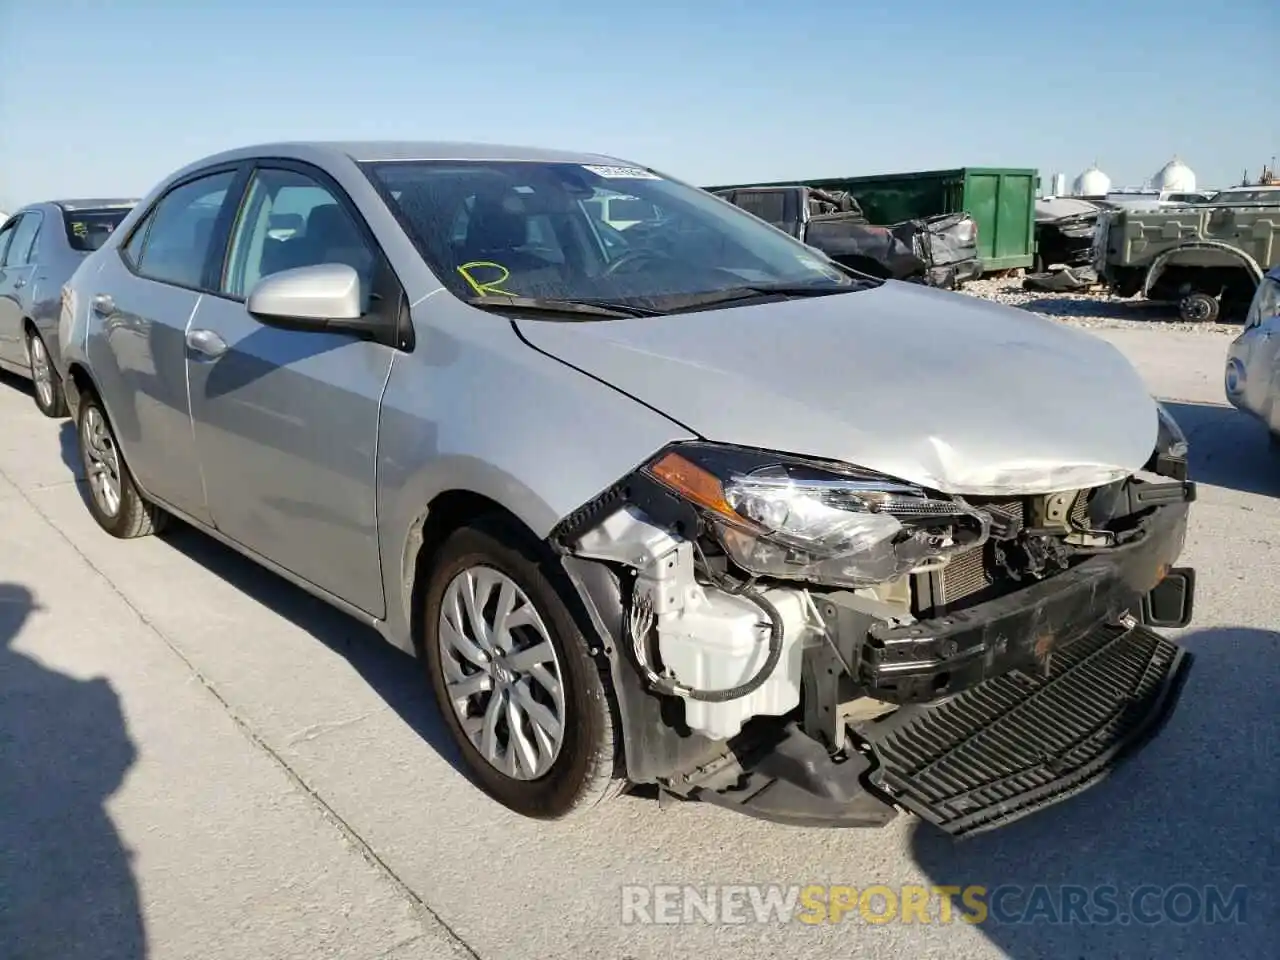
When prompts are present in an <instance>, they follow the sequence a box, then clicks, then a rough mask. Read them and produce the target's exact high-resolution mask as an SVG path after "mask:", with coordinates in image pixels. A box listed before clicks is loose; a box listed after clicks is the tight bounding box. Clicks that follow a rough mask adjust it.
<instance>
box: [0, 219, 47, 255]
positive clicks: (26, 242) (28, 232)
mask: <svg viewBox="0 0 1280 960" xmlns="http://www.w3.org/2000/svg"><path fill="white" fill-rule="evenodd" d="M43 219H44V218H43V217H41V216H40V214H38V213H24V214H23V215H22V219H20V220H19V221H18V225H17V226H16V227H14V230H13V240H12V241H10V243H9V249H8V250H7V251H6V252H5V255H4V265H5V266H6V267H21V266H23V265H25V264H27V263H29V262H30V261H31V251H32V249H33V248H34V247H35V245H36V235H37V234H38V233H39V232H40V221H41V220H43Z"/></svg>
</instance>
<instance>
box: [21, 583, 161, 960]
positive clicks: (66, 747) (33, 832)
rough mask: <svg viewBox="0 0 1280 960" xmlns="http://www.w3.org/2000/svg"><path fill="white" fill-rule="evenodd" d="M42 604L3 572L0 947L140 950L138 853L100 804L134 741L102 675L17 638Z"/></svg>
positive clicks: (70, 954)
mask: <svg viewBox="0 0 1280 960" xmlns="http://www.w3.org/2000/svg"><path fill="white" fill-rule="evenodd" d="M35 609H37V608H36V603H35V599H34V597H33V596H32V595H31V592H30V591H29V590H27V589H26V588H25V587H22V586H18V585H17V584H13V583H0V944H2V945H3V946H2V947H0V954H2V955H3V956H5V957H15V958H16V957H22V958H24V960H45V958H48V960H142V958H143V957H145V956H146V955H147V942H146V933H145V929H144V926H143V921H142V913H141V906H140V904H139V901H138V889H137V885H136V883H135V881H134V878H133V871H132V868H131V865H130V859H131V855H130V853H129V852H128V851H127V850H126V849H125V847H124V845H123V843H122V842H121V840H120V837H119V836H118V835H117V833H116V829H115V826H114V824H112V822H111V819H110V817H108V815H107V812H106V810H105V809H104V807H103V803H104V801H106V799H107V798H108V797H109V796H110V795H111V794H112V793H113V792H114V791H115V790H116V789H117V788H118V787H119V785H120V783H121V782H122V781H123V779H124V776H125V773H126V772H127V771H128V769H129V767H130V766H132V764H133V761H134V759H135V756H136V754H135V752H134V747H133V744H132V743H131V742H130V740H129V736H128V733H127V731H126V729H125V721H124V716H123V714H122V712H121V709H120V704H119V700H118V698H117V697H116V694H115V691H114V690H112V688H111V685H110V684H109V683H108V682H107V681H106V680H104V679H101V678H99V679H95V680H75V679H73V678H71V677H67V676H64V675H62V674H60V673H57V672H56V671H53V670H50V669H48V668H47V667H44V666H42V665H41V664H40V663H38V662H37V661H35V660H33V659H31V658H29V657H27V656H24V655H23V654H21V653H17V652H15V651H14V650H13V649H12V644H13V641H14V639H15V638H16V637H17V636H18V633H19V632H20V631H21V629H22V627H23V624H24V623H25V622H26V619H27V617H28V616H29V615H30V614H31V612H32V611H33V610H35Z"/></svg>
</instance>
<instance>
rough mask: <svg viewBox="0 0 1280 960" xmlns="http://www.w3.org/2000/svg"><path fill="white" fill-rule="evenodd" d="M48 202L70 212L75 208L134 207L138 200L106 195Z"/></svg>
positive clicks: (105, 208) (107, 208)
mask: <svg viewBox="0 0 1280 960" xmlns="http://www.w3.org/2000/svg"><path fill="white" fill-rule="evenodd" d="M50 203H52V204H53V205H54V206H55V207H61V208H62V209H63V210H65V211H67V212H68V213H71V212H73V211H76V210H109V209H112V208H116V207H134V206H137V204H138V201H137V200H129V199H125V198H120V197H106V198H101V199H87V200H51V201H50Z"/></svg>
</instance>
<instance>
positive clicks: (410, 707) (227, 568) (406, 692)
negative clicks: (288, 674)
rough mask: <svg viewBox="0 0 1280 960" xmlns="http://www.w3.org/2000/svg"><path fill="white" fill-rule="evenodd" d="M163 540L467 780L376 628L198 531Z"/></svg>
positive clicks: (182, 528) (410, 661) (422, 696)
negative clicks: (303, 644)
mask: <svg viewBox="0 0 1280 960" xmlns="http://www.w3.org/2000/svg"><path fill="white" fill-rule="evenodd" d="M161 538H162V539H163V540H164V541H165V543H167V544H169V545H170V546H172V547H173V548H174V549H175V550H179V551H181V552H182V553H183V554H185V555H186V556H187V557H190V558H191V559H192V560H194V561H195V562H196V563H198V564H200V565H201V566H202V567H204V568H205V569H206V570H208V571H209V572H210V573H211V574H213V575H214V576H216V577H219V578H221V579H223V580H225V581H227V582H228V583H230V584H232V585H233V586H235V587H237V588H238V589H239V590H240V591H241V592H242V593H244V594H246V595H247V596H250V597H252V598H253V599H254V600H256V601H257V602H258V603H260V604H262V605H263V606H265V607H267V608H268V609H270V610H272V611H274V612H275V613H277V614H279V615H280V616H282V617H284V618H285V619H286V620H288V621H289V622H290V623H292V624H294V625H295V626H297V627H299V628H301V629H302V630H305V631H306V632H307V633H309V634H310V635H311V636H313V637H315V638H316V639H317V640H319V641H320V642H321V643H323V644H324V645H325V646H327V647H328V648H329V649H331V650H333V651H334V652H335V653H337V654H338V655H339V656H341V657H343V658H345V659H346V660H347V662H348V663H350V664H351V666H352V667H353V668H354V669H355V670H356V672H357V673H359V674H360V676H361V677H362V678H363V679H364V681H365V682H366V683H368V684H369V686H370V687H372V688H373V689H374V690H375V691H376V692H377V693H378V695H379V696H381V697H382V699H383V700H384V701H386V703H387V705H388V706H389V707H391V708H392V709H393V710H394V711H395V712H396V713H397V714H398V715H399V716H400V718H401V719H402V720H404V722H405V723H406V724H408V725H409V727H410V728H411V729H412V730H414V732H416V733H417V734H418V735H419V736H421V737H422V738H423V739H424V740H426V742H427V743H429V744H430V745H431V746H432V747H433V748H434V749H435V751H436V752H437V753H439V754H440V756H442V757H444V758H445V759H446V760H447V761H448V762H449V763H450V764H452V765H453V767H454V768H455V769H457V770H459V771H460V772H462V773H463V774H464V775H466V770H465V768H464V766H463V763H462V756H461V754H459V752H458V751H457V749H456V748H455V746H454V744H453V741H452V739H451V738H450V736H449V732H448V730H447V729H446V728H445V726H444V723H443V722H442V721H441V719H440V717H439V715H438V713H437V711H436V705H435V700H434V698H433V697H432V695H431V688H430V686H429V685H428V683H427V680H426V677H425V676H424V675H423V672H422V667H421V666H420V665H419V663H418V661H417V660H416V659H415V658H413V657H411V656H409V655H408V654H407V653H404V652H403V651H401V650H399V649H397V648H395V647H393V646H392V645H391V644H389V643H388V642H387V641H386V640H384V639H383V638H382V636H381V635H380V634H379V633H378V632H377V631H376V630H374V629H373V628H372V627H367V626H365V625H364V624H362V623H360V622H359V621H357V620H354V619H352V618H351V617H348V616H347V615H346V614H344V613H341V612H340V611H338V610H335V609H334V608H333V607H331V606H329V604H327V603H325V602H324V601H322V600H319V599H317V598H316V597H313V596H311V594H309V593H307V592H306V591H305V590H302V589H299V588H298V587H295V586H294V585H293V584H291V583H289V582H288V581H287V580H285V579H283V578H282V577H278V576H276V575H275V574H273V573H271V572H269V571H267V570H266V569H265V568H263V567H262V566H260V565H259V564H257V563H254V562H253V561H251V560H249V559H247V558H245V557H243V556H241V555H240V554H238V553H236V552H235V551H234V550H232V549H231V548H229V547H224V546H223V545H222V544H221V543H219V542H218V541H217V540H214V539H213V538H212V537H209V536H206V535H205V534H204V533H202V532H201V531H199V530H197V529H195V528H194V527H191V526H189V525H187V524H185V523H182V522H180V521H177V520H176V519H175V520H174V521H172V523H171V525H170V526H169V528H168V529H166V530H165V531H164V533H163V534H161ZM285 679H287V678H285Z"/></svg>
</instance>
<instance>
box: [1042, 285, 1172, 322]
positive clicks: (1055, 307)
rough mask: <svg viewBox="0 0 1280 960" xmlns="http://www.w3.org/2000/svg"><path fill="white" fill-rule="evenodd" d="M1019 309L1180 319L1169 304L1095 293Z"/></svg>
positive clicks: (1055, 298)
mask: <svg viewBox="0 0 1280 960" xmlns="http://www.w3.org/2000/svg"><path fill="white" fill-rule="evenodd" d="M1019 292H1021V291H1019ZM1018 306H1019V307H1021V308H1022V309H1023V310H1031V311H1032V312H1034V313H1042V314H1044V315H1045V316H1049V317H1106V318H1107V319H1109V320H1138V321H1147V322H1149V323H1152V324H1160V323H1168V322H1169V321H1171V320H1177V319H1178V310H1177V308H1176V307H1170V306H1168V305H1166V304H1159V303H1152V302H1151V301H1149V300H1136V299H1135V300H1105V299H1102V298H1100V297H1097V296H1095V295H1092V294H1076V293H1067V294H1058V295H1057V296H1055V295H1053V294H1047V295H1045V296H1041V297H1037V298H1035V299H1034V300H1028V301H1027V302H1026V303H1020V304H1018Z"/></svg>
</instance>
